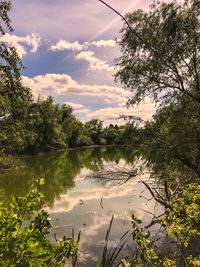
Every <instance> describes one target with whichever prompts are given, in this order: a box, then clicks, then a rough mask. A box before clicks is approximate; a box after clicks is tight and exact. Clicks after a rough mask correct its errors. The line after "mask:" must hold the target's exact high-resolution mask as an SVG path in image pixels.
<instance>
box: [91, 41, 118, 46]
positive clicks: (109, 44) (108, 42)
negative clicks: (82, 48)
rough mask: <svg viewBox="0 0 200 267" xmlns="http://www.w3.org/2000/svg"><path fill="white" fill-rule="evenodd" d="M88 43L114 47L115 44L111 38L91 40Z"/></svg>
mask: <svg viewBox="0 0 200 267" xmlns="http://www.w3.org/2000/svg"><path fill="white" fill-rule="evenodd" d="M90 45H94V46H97V47H114V46H116V41H115V40H113V39H109V40H98V41H93V42H91V43H90Z"/></svg>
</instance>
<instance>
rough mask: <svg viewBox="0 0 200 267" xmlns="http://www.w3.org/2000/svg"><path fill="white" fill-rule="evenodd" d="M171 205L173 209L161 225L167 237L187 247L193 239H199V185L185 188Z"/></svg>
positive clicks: (190, 185)
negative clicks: (163, 226) (164, 227)
mask: <svg viewBox="0 0 200 267" xmlns="http://www.w3.org/2000/svg"><path fill="white" fill-rule="evenodd" d="M171 204H172V207H173V208H172V210H170V211H169V212H168V213H167V216H166V218H165V219H164V220H163V223H164V224H165V225H166V227H167V233H168V235H170V236H171V237H173V238H175V239H176V240H177V241H178V242H179V243H180V244H183V245H184V247H188V245H189V242H190V241H191V240H192V239H193V238H195V237H196V238H198V237H200V185H199V184H189V185H187V186H185V187H184V188H182V192H180V193H179V194H178V195H176V196H175V198H174V199H173V202H172V203H171Z"/></svg>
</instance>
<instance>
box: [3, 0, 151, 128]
mask: <svg viewBox="0 0 200 267" xmlns="http://www.w3.org/2000/svg"><path fill="white" fill-rule="evenodd" d="M108 3H109V4H110V5H112V6H113V7H114V8H116V9H117V10H118V11H120V12H122V13H126V12H128V11H132V10H136V9H138V8H143V9H147V8H148V5H149V4H150V0H145V1H141V0H133V1H130V0H123V1H121V0H109V1H108ZM12 4H13V9H12V12H11V19H12V24H13V27H14V30H15V31H14V32H13V33H12V34H10V33H9V34H6V36H4V37H3V39H1V40H0V41H4V42H6V43H8V44H9V45H12V46H14V47H15V48H16V49H17V51H18V53H19V55H20V56H21V58H22V60H23V63H24V66H25V68H24V69H23V72H22V74H23V76H24V77H23V79H22V81H23V83H24V84H25V85H26V86H29V87H30V88H31V89H32V90H33V95H34V97H37V96H38V95H41V96H44V97H46V96H47V95H49V94H51V95H52V96H53V97H54V99H55V101H56V102H59V103H62V104H63V103H65V102H67V103H68V102H71V105H72V107H73V108H74V110H75V114H76V115H77V116H78V117H79V118H80V119H82V120H83V121H85V120H90V119H92V118H99V119H101V120H104V121H105V123H106V124H108V123H110V122H114V123H115V122H118V123H122V122H123V121H122V120H119V119H118V118H119V116H120V115H137V116H141V117H142V118H143V119H149V118H151V116H152V114H153V112H154V105H153V104H152V103H151V101H150V99H146V102H145V103H143V104H141V105H140V106H139V107H135V108H130V109H129V110H127V109H126V108H125V107H124V105H125V103H126V100H127V97H131V96H132V93H131V94H130V93H127V92H126V91H125V90H124V89H122V86H121V85H120V84H119V83H117V84H116V83H114V78H113V74H114V73H115V70H113V65H114V61H115V59H116V58H117V57H119V56H120V50H119V47H118V45H116V44H115V42H114V39H115V38H119V36H120V34H119V31H120V29H121V28H122V25H123V23H122V21H121V19H120V17H119V16H117V15H116V14H115V13H113V12H112V11H111V10H109V9H108V8H107V7H105V6H104V5H102V4H101V3H100V2H99V1H97V0H84V1H83V0H76V1H74V0H58V1H50V0H45V1H39V0H29V1H27V0H20V1H18V0H12ZM63 81H64V84H63ZM77 104H79V105H82V109H80V108H77Z"/></svg>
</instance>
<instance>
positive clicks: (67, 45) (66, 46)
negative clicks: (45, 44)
mask: <svg viewBox="0 0 200 267" xmlns="http://www.w3.org/2000/svg"><path fill="white" fill-rule="evenodd" d="M83 49H84V45H81V44H80V43H79V42H78V41H76V42H73V43H71V42H68V41H66V40H62V39H61V40H60V41H59V42H57V43H56V44H55V45H52V46H51V47H50V50H52V51H63V50H72V51H81V50H83Z"/></svg>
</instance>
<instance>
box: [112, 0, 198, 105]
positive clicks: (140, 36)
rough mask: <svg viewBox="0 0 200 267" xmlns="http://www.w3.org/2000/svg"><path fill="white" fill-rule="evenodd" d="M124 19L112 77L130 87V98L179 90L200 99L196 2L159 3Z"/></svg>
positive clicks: (172, 95) (167, 96) (169, 98)
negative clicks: (118, 54)
mask: <svg viewBox="0 0 200 267" xmlns="http://www.w3.org/2000/svg"><path fill="white" fill-rule="evenodd" d="M124 20H125V22H126V23H125V24H124V27H123V29H122V30H121V35H122V37H121V40H120V41H119V44H120V47H121V53H122V56H121V57H120V58H119V59H118V61H117V65H118V67H119V71H118V72H117V74H116V79H117V80H120V82H121V83H122V84H123V85H124V87H125V88H126V89H129V90H131V91H133V92H134V95H133V97H132V98H131V99H130V100H129V103H130V104H134V103H138V102H140V101H141V100H142V99H143V98H144V97H146V96H150V97H152V98H153V99H154V100H155V101H160V100H161V101H162V103H166V102H173V101H175V100H176V99H177V97H179V96H182V95H186V96H188V97H189V99H191V100H193V101H196V102H198V103H200V1H199V0H185V1H183V2H180V3H177V2H175V1H173V2H171V3H159V2H157V3H155V4H153V5H151V7H150V10H149V11H144V10H136V11H134V12H132V13H130V14H127V15H126V17H124Z"/></svg>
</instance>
